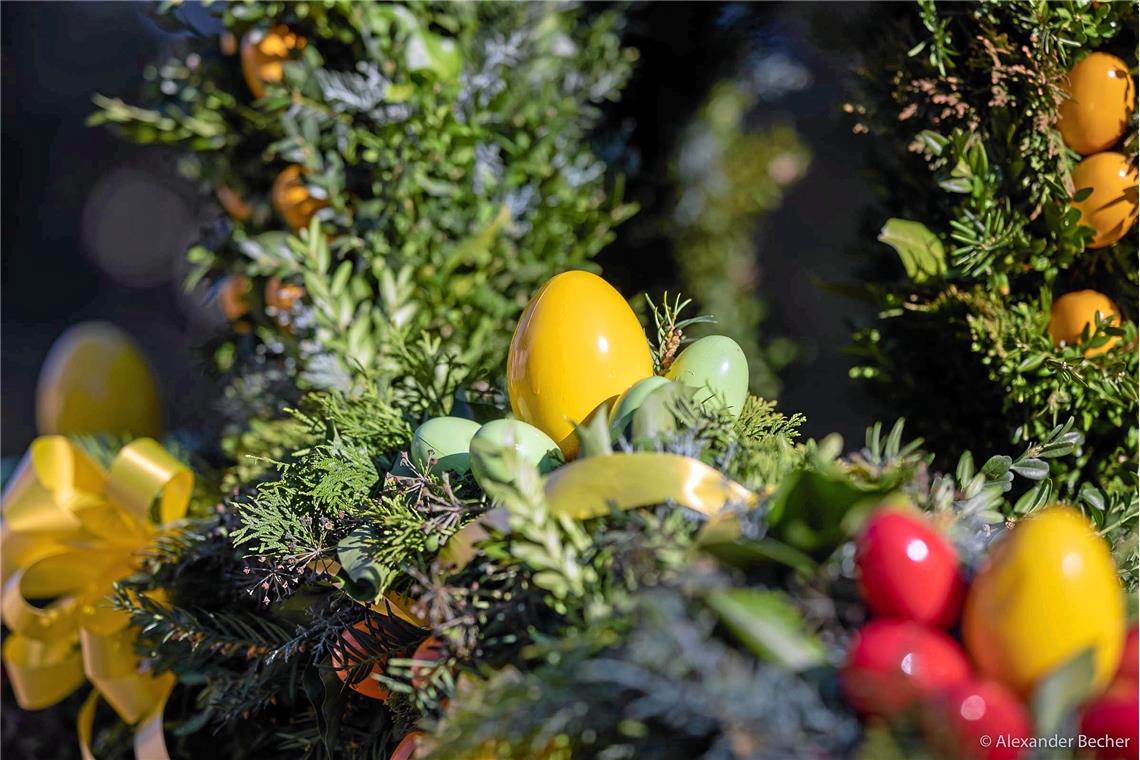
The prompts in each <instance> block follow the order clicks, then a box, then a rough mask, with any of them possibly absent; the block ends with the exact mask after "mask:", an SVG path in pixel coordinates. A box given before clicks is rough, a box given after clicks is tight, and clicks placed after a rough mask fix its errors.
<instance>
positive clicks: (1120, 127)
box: [1057, 53, 1136, 156]
mask: <svg viewBox="0 0 1140 760" xmlns="http://www.w3.org/2000/svg"><path fill="white" fill-rule="evenodd" d="M1065 91H1066V94H1067V95H1068V98H1067V99H1066V100H1064V101H1062V103H1061V105H1060V107H1059V108H1058V111H1057V129H1059V130H1061V137H1062V138H1064V140H1065V145H1068V146H1069V147H1070V148H1072V149H1073V150H1075V151H1076V152H1077V153H1080V154H1081V155H1082V156H1087V155H1089V154H1090V153H1096V152H1098V151H1102V150H1108V149H1109V148H1111V147H1112V146H1113V145H1115V144H1116V141H1117V140H1119V139H1120V138H1121V137H1122V136H1123V135H1124V131H1125V130H1126V129H1128V120H1129V119H1130V118H1131V117H1132V112H1133V111H1134V110H1136V86H1135V84H1134V83H1133V82H1132V75H1131V74H1129V73H1128V65H1127V64H1125V63H1124V61H1122V60H1120V59H1119V58H1117V57H1116V56H1114V55H1109V54H1108V53H1093V54H1092V55H1089V56H1088V57H1086V58H1085V59H1084V60H1082V61H1081V62H1080V63H1078V64H1077V65H1076V66H1074V67H1073V68H1072V69H1071V70H1070V71H1069V76H1068V81H1067V83H1066V86H1065Z"/></svg>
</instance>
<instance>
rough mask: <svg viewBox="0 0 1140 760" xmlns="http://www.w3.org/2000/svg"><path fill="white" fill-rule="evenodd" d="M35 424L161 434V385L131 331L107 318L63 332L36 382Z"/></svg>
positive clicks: (57, 429)
mask: <svg viewBox="0 0 1140 760" xmlns="http://www.w3.org/2000/svg"><path fill="white" fill-rule="evenodd" d="M36 425H37V427H38V428H39V431H40V433H41V434H44V435H47V434H62V435H85V434H91V433H131V434H133V435H135V436H157V435H160V434H161V433H162V405H161V402H160V400H159V395H158V384H157V382H156V381H155V377H154V373H153V372H152V371H151V368H150V366H149V365H148V364H147V362H146V359H144V358H143V355H142V353H141V352H140V351H139V349H138V346H136V345H135V342H134V341H133V340H131V338H130V336H129V335H127V334H126V333H125V332H123V331H122V330H120V329H119V328H118V327H115V326H114V325H112V324H109V323H107V322H84V323H81V324H78V325H76V326H74V327H72V328H70V329H68V330H67V331H66V332H65V333H63V335H61V336H59V338H57V339H56V341H55V343H54V344H52V347H51V350H50V351H48V355H47V359H46V360H45V361H44V365H43V368H42V369H41V370H40V376H39V380H38V381H37V384H36Z"/></svg>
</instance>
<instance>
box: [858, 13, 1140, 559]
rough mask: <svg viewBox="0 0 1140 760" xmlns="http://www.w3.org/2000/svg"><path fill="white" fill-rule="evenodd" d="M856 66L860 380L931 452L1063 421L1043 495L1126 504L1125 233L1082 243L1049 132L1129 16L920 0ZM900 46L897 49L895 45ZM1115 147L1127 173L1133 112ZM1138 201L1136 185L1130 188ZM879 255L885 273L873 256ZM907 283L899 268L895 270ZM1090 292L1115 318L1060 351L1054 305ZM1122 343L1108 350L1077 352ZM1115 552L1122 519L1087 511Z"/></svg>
mask: <svg viewBox="0 0 1140 760" xmlns="http://www.w3.org/2000/svg"><path fill="white" fill-rule="evenodd" d="M900 10H901V11H902V12H901V13H900V14H896V16H897V17H898V18H897V19H896V24H895V26H894V27H893V29H892V32H891V34H888V35H884V34H882V30H881V29H877V30H876V33H875V36H876V38H877V39H878V40H880V43H879V44H878V45H877V46H875V47H874V48H873V50H872V52H870V53H868V54H867V56H866V59H865V61H864V68H863V73H864V77H863V84H862V91H863V95H862V97H861V99H860V100H859V101H858V102H857V103H855V104H853V105H850V106H849V107H848V110H849V111H850V112H851V113H852V114H853V116H854V118H855V119H856V122H857V123H856V127H855V129H856V131H857V132H865V133H869V139H868V145H869V147H870V148H871V149H872V150H873V152H874V156H875V159H876V161H875V163H876V168H877V170H878V172H879V174H880V178H881V181H882V185H883V186H884V188H885V190H886V195H887V198H886V209H885V211H886V213H885V214H884V216H886V215H890V216H892V217H894V218H891V219H889V220H886V223H885V224H884V225H883V228H882V232H881V234H880V236H879V240H880V241H881V242H882V243H885V244H886V245H885V246H883V245H880V246H878V247H876V248H875V249H874V251H873V252H872V253H870V254H869V255H870V256H871V257H872V258H873V260H874V261H875V262H876V269H875V272H876V275H875V281H874V282H873V283H872V284H871V285H870V286H869V287H866V288H861V289H860V290H861V292H862V295H864V296H866V297H869V298H871V299H873V300H874V301H875V302H876V303H877V304H878V305H879V306H880V308H881V312H880V315H879V316H880V318H879V320H878V321H877V322H876V323H875V324H873V325H871V326H868V327H865V328H864V329H862V330H860V331H859V332H858V333H857V335H856V342H857V347H858V352H859V354H860V356H861V358H862V359H863V361H864V364H863V365H862V366H859V367H857V368H855V369H854V370H853V371H852V373H853V375H854V376H856V377H862V378H866V379H868V380H870V381H871V382H873V383H874V386H875V387H876V388H878V389H879V390H880V391H881V392H882V394H883V395H884V397H885V398H888V399H889V400H890V403H891V404H892V406H893V407H895V408H898V409H900V410H901V411H903V412H904V413H905V414H907V416H908V417H910V418H911V419H912V422H913V424H915V425H916V427H917V428H918V429H919V430H921V431H922V433H923V434H924V435H925V436H927V438H928V440H930V442H931V445H932V447H933V448H934V450H935V451H938V452H940V453H948V452H951V451H953V450H955V449H960V448H962V447H967V446H968V447H972V448H973V447H978V448H983V449H992V450H996V449H999V448H1001V447H1003V445H1004V444H1005V442H1006V441H1007V440H1009V435H1010V433H1012V442H1013V443H1015V444H1018V443H1021V442H1024V441H1028V440H1033V439H1041V438H1043V437H1045V436H1046V435H1047V433H1048V431H1050V430H1051V429H1052V428H1053V427H1054V426H1056V425H1058V424H1060V423H1062V422H1063V421H1064V420H1065V419H1066V418H1068V417H1070V416H1072V417H1075V419H1076V429H1077V430H1080V431H1082V432H1083V433H1084V435H1085V442H1084V444H1083V445H1082V446H1081V447H1080V448H1079V450H1077V451H1076V452H1075V456H1074V457H1073V458H1072V459H1071V460H1066V461H1067V462H1069V463H1070V464H1066V466H1065V467H1064V468H1063V469H1062V470H1061V471H1060V472H1059V473H1058V475H1057V477H1056V483H1055V488H1054V490H1053V496H1054V497H1055V498H1058V499H1061V500H1064V501H1073V500H1075V499H1077V498H1078V496H1079V492H1078V487H1079V484H1080V483H1081V481H1082V480H1091V481H1092V482H1094V483H1095V484H1096V486H1097V488H1098V489H1100V491H1102V492H1104V493H1108V494H1113V495H1114V496H1116V497H1118V499H1119V500H1121V501H1127V500H1128V498H1129V497H1130V496H1131V495H1132V494H1134V493H1135V492H1136V489H1137V479H1136V472H1137V465H1138V463H1137V458H1136V452H1137V446H1138V444H1140V441H1138V439H1137V433H1136V431H1137V427H1136V424H1135V422H1136V414H1137V398H1138V392H1137V384H1136V375H1137V355H1138V354H1137V351H1136V346H1137V341H1136V337H1137V336H1136V323H1137V298H1136V293H1137V263H1136V262H1137V248H1136V235H1135V230H1133V231H1132V232H1130V233H1129V234H1127V235H1126V236H1125V237H1124V238H1123V239H1122V240H1120V241H1119V242H1118V243H1116V244H1115V245H1112V246H1111V247H1108V248H1099V249H1092V248H1089V247H1088V242H1089V240H1090V238H1091V237H1092V230H1091V229H1090V228H1089V227H1086V226H1083V225H1081V224H1079V219H1080V214H1079V212H1078V211H1077V210H1076V209H1074V208H1072V207H1071V206H1070V200H1071V198H1072V197H1073V192H1074V188H1073V183H1072V180H1071V178H1070V172H1071V170H1072V169H1073V167H1074V166H1075V165H1076V163H1077V162H1078V161H1079V160H1080V156H1078V155H1077V154H1076V153H1074V152H1073V151H1071V150H1069V149H1068V148H1067V147H1066V146H1065V144H1064V143H1063V141H1062V139H1061V135H1060V133H1059V132H1058V131H1057V130H1056V129H1055V127H1054V124H1055V121H1056V118H1057V109H1058V107H1059V105H1060V104H1061V103H1062V101H1063V98H1064V97H1065V95H1064V91H1063V85H1064V82H1065V78H1066V76H1067V72H1068V70H1069V69H1070V67H1071V66H1072V65H1073V64H1074V63H1076V62H1077V61H1079V60H1080V59H1082V58H1083V57H1084V56H1085V55H1087V54H1088V53H1090V52H1093V51H1097V50H1103V51H1106V52H1111V53H1115V54H1117V55H1119V56H1121V57H1122V58H1123V59H1124V60H1126V61H1129V62H1130V63H1131V64H1132V65H1133V66H1134V64H1135V60H1136V59H1135V51H1136V12H1135V11H1136V9H1135V7H1133V6H1131V5H1129V4H1127V3H1093V4H1091V5H1089V4H1086V3H1066V2H1060V3H1046V2H1036V1H1035V0H1022V1H1018V2H1009V3H981V4H974V5H970V6H962V5H954V4H950V3H936V2H934V1H933V0H924V1H923V2H919V3H918V4H917V6H914V7H910V8H902V9H900ZM899 40H904V41H906V42H905V44H901V45H900V43H899ZM1130 118H1131V123H1130V128H1129V129H1128V130H1127V131H1126V132H1125V137H1124V139H1123V144H1122V147H1120V148H1118V150H1121V151H1122V152H1124V153H1125V154H1127V155H1128V156H1129V157H1130V160H1131V161H1132V163H1133V165H1135V161H1136V150H1137V143H1136V131H1135V124H1136V122H1135V115H1134V114H1133V115H1131V117H1130ZM1132 193H1133V195H1132V199H1133V201H1132V202H1135V200H1134V199H1135V189H1134V188H1133V190H1132ZM887 246H890V247H891V248H893V249H894V251H895V253H896V254H897V259H898V260H901V264H902V266H899V265H898V263H897V261H896V263H894V264H893V265H892V264H891V263H890V262H888V261H887V260H886V257H888V256H890V255H891V254H889V253H888V250H889V249H888V248H887ZM904 270H905V273H904ZM1085 288H1091V289H1094V290H1097V291H1100V292H1102V293H1104V294H1106V295H1107V296H1108V297H1109V298H1110V299H1112V300H1113V301H1114V302H1115V303H1116V304H1117V306H1118V307H1119V308H1120V310H1121V312H1122V314H1123V316H1124V319H1123V322H1122V323H1118V322H1112V323H1102V324H1097V325H1095V326H1092V327H1091V329H1090V330H1089V334H1088V335H1087V337H1086V338H1085V339H1083V340H1081V341H1080V342H1079V345H1068V346H1064V347H1055V346H1054V345H1053V342H1052V341H1051V339H1050V336H1049V335H1048V333H1047V332H1046V326H1047V324H1048V323H1049V319H1050V310H1051V307H1052V304H1053V302H1054V301H1055V300H1056V299H1057V298H1058V297H1060V296H1061V295H1063V294H1065V293H1067V292H1070V291H1074V290H1080V289H1085ZM1114 338H1116V339H1119V342H1117V343H1116V344H1115V347H1113V348H1112V349H1111V350H1108V351H1107V352H1105V353H1102V354H1098V355H1092V356H1086V355H1085V351H1086V349H1088V348H1090V347H1091V348H1096V347H1101V346H1104V345H1106V344H1107V343H1108V342H1109V341H1111V340H1113V339H1114ZM1096 519H1097V522H1098V524H1100V525H1102V526H1106V527H1111V528H1112V530H1111V531H1110V535H1112V537H1113V538H1114V539H1115V540H1134V539H1129V538H1128V537H1127V534H1128V533H1129V532H1131V531H1123V532H1122V531H1119V530H1117V528H1119V527H1120V526H1121V525H1125V526H1128V525H1130V523H1131V522H1132V520H1131V519H1130V517H1129V515H1128V514H1126V513H1120V514H1115V513H1112V512H1098V513H1097V514H1096Z"/></svg>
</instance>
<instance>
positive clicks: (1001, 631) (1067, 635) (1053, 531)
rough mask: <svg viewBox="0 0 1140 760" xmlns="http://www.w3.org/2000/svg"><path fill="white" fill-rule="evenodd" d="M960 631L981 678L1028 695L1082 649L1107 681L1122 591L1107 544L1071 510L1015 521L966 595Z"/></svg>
mask: <svg viewBox="0 0 1140 760" xmlns="http://www.w3.org/2000/svg"><path fill="white" fill-rule="evenodd" d="M962 636H963V639H964V640H965V643H966V648H967V649H968V650H969V651H970V654H971V656H972V657H973V658H974V662H975V663H976V664H977V666H978V670H979V671H981V673H982V675H984V676H986V677H989V678H994V679H997V680H999V681H1001V682H1003V683H1004V684H1006V685H1007V686H1009V687H1010V688H1011V689H1013V690H1014V691H1017V692H1018V693H1019V694H1021V695H1023V696H1026V695H1028V694H1030V693H1031V692H1032V690H1033V688H1034V687H1035V686H1036V685H1037V684H1038V683H1039V682H1040V681H1041V679H1042V678H1043V677H1044V676H1047V675H1048V674H1049V673H1050V672H1052V671H1053V670H1054V669H1056V668H1057V667H1059V666H1061V665H1063V664H1065V663H1066V662H1068V661H1069V660H1071V659H1072V658H1073V657H1075V656H1077V655H1078V654H1080V653H1081V652H1082V651H1084V650H1086V649H1090V648H1091V649H1092V651H1093V657H1094V660H1095V676H1094V688H1097V689H1099V688H1101V687H1103V686H1105V685H1106V684H1107V683H1108V681H1109V678H1110V677H1111V676H1112V674H1113V671H1114V670H1115V669H1116V664H1117V662H1118V661H1119V658H1120V652H1121V648H1122V647H1123V642H1124V591H1123V589H1122V587H1121V585H1120V578H1119V576H1118V575H1117V572H1116V565H1115V564H1114V563H1113V561H1112V555H1111V554H1110V553H1109V550H1108V546H1107V545H1106V544H1105V543H1104V541H1103V540H1102V539H1101V538H1100V537H1099V536H1098V535H1097V534H1096V533H1095V532H1094V531H1093V529H1092V527H1091V526H1090V525H1089V522H1088V520H1087V519H1086V518H1085V517H1084V516H1083V515H1082V514H1081V513H1080V512H1078V511H1077V510H1075V509H1073V508H1071V507H1064V506H1052V507H1048V508H1046V509H1044V510H1042V511H1041V512H1038V513H1037V514H1034V515H1033V516H1031V517H1029V518H1027V519H1025V520H1023V521H1022V522H1020V523H1018V524H1017V525H1016V526H1015V527H1014V528H1013V529H1012V531H1011V532H1010V534H1009V535H1008V536H1006V537H1005V538H1004V539H1003V540H1002V541H1001V543H999V544H998V546H997V547H995V548H994V549H993V551H992V553H991V555H990V557H989V558H988V560H987V562H986V563H985V565H984V566H983V567H982V569H981V571H980V572H979V573H978V576H977V577H976V578H975V579H974V582H973V584H972V585H971V587H970V591H969V593H968V595H967V597H966V607H965V611H964V613H963V617H962Z"/></svg>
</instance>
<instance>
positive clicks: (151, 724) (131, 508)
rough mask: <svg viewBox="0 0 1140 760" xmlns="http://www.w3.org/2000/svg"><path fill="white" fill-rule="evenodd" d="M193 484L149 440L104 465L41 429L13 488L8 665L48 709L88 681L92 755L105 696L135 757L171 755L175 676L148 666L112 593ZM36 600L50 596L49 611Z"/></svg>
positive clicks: (1, 606)
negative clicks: (166, 722) (169, 720)
mask: <svg viewBox="0 0 1140 760" xmlns="http://www.w3.org/2000/svg"><path fill="white" fill-rule="evenodd" d="M193 483H194V479H193V475H192V474H191V473H190V470H189V469H187V468H186V467H185V466H184V465H183V464H182V463H180V462H178V461H177V460H176V459H174V458H173V457H171V456H170V454H168V453H167V452H166V450H165V449H163V448H162V446H160V445H159V444H158V443H157V442H156V441H153V440H151V439H149V438H142V439H139V440H136V441H134V442H132V443H131V444H129V445H128V446H125V447H124V448H123V449H122V450H121V451H120V452H119V454H118V456H116V457H115V460H114V461H113V462H112V464H111V468H110V471H106V470H104V469H103V468H102V467H100V466H99V465H98V464H97V463H96V462H95V461H94V460H92V459H91V458H90V457H89V456H88V455H87V454H86V453H84V452H83V451H82V450H81V449H79V448H78V447H77V446H75V445H74V444H73V443H71V441H69V440H68V439H67V438H64V437H62V436H43V437H41V438H38V439H36V440H35V441H34V442H33V443H32V445H31V448H30V449H29V450H28V453H27V454H26V455H25V457H24V460H23V461H22V462H21V463H20V466H19V468H18V469H17V471H16V472H15V473H14V474H13V476H12V480H11V483H10V484H9V487H8V488H7V489H5V492H4V496H3V503H2V509H3V516H4V523H3V531H2V534H0V556H2V566H0V576H2V577H0V580H2V582H3V598H2V600H0V611H2V613H3V619H4V623H5V625H7V626H8V628H10V629H11V631H12V633H11V635H9V636H8V638H7V640H6V641H5V642H4V648H3V660H4V665H5V667H6V668H7V670H8V675H9V678H10V679H11V682H12V690H13V691H14V692H15V695H16V701H17V702H18V703H19V705H20V707H22V708H24V709H26V710H38V709H43V708H45V707H50V706H51V705H53V704H55V703H57V702H59V701H60V700H62V699H64V698H65V697H67V696H68V695H69V694H71V693H72V692H74V691H75V690H76V689H78V688H79V687H81V686H82V685H83V683H84V681H90V682H91V684H92V686H93V687H94V688H93V690H92V692H91V695H90V696H89V697H88V699H87V701H86V702H85V703H84V705H83V708H82V709H81V710H80V712H79V716H78V733H79V740H80V748H81V751H82V754H83V757H84V760H93V758H94V755H93V754H92V752H91V748H90V741H91V735H92V727H93V724H94V719H95V710H96V707H97V705H98V702H99V700H100V699H102V700H105V701H106V702H107V703H108V704H109V705H110V706H111V707H112V708H113V709H114V710H115V712H116V713H117V714H118V715H119V717H120V718H122V719H123V721H124V722H126V723H128V724H131V725H134V726H136V730H135V754H136V757H138V758H142V759H143V760H167V758H168V757H169V756H168V754H167V751H166V745H165V741H164V739H163V735H162V713H163V709H164V707H165V705H166V699H167V697H168V696H169V695H170V692H171V690H172V689H173V688H174V677H173V676H172V675H170V674H164V675H161V676H155V675H153V674H151V673H148V672H145V671H144V670H142V669H141V667H140V665H141V663H140V661H139V658H138V657H137V656H136V655H135V638H136V634H135V631H134V630H133V628H132V627H131V625H130V617H129V616H128V615H127V613H126V612H124V611H122V610H117V609H115V608H114V607H113V606H112V603H111V601H110V599H109V596H110V594H111V593H112V592H113V590H114V589H113V584H114V583H115V581H117V580H119V579H121V578H124V577H126V576H128V575H130V574H131V573H132V572H134V571H135V570H136V569H137V567H138V561H139V552H140V551H142V550H145V549H146V548H147V547H148V546H149V545H150V544H151V543H152V542H153V540H154V538H155V537H156V536H157V535H158V534H159V532H160V531H161V530H163V529H164V528H166V527H167V526H168V525H169V524H170V523H173V522H175V521H177V520H180V519H182V518H183V517H184V516H185V515H186V510H187V507H188V506H189V503H190V493H191V490H192V488H193ZM156 500H157V503H156ZM29 599H38V600H51V601H50V603H48V605H47V606H46V607H40V606H36V605H33V604H32V603H31V602H29V601H28V600H29Z"/></svg>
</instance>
